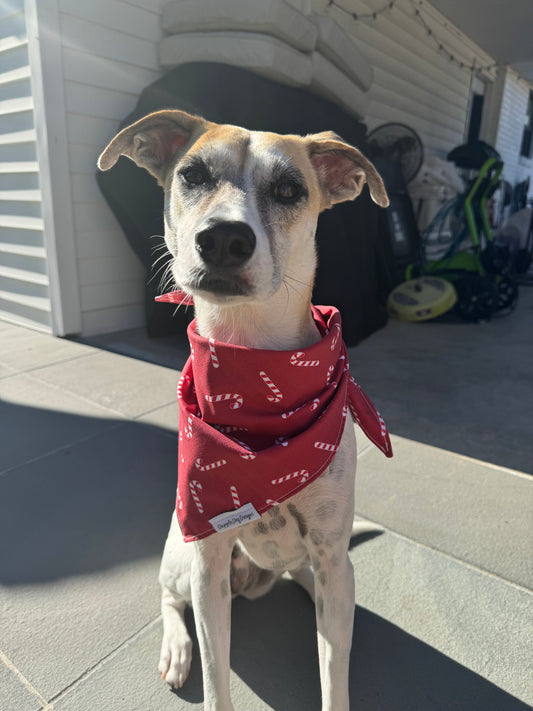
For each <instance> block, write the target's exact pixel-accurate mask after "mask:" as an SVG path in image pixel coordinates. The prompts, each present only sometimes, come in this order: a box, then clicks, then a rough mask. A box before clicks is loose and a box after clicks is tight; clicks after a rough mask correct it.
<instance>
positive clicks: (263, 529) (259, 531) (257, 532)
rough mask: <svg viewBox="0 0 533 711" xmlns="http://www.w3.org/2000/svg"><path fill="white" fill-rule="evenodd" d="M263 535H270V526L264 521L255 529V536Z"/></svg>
mask: <svg viewBox="0 0 533 711" xmlns="http://www.w3.org/2000/svg"><path fill="white" fill-rule="evenodd" d="M262 533H263V534H264V533H268V526H267V525H266V523H265V522H264V521H259V523H258V524H257V526H256V527H255V528H254V535H255V536H259V535H260V534H262Z"/></svg>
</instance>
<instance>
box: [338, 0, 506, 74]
mask: <svg viewBox="0 0 533 711" xmlns="http://www.w3.org/2000/svg"><path fill="white" fill-rule="evenodd" d="M398 1H399V0H390V1H389V2H388V3H387V4H386V5H384V6H383V7H381V8H380V9H379V10H375V11H374V12H367V13H358V12H350V10H347V9H346V8H344V7H342V5H339V4H338V2H337V0H328V7H334V8H336V9H337V10H340V11H341V12H344V13H345V14H346V15H350V17H351V18H352V19H353V20H354V21H355V22H359V21H361V20H373V21H375V20H377V19H378V17H379V16H380V15H382V14H383V13H384V12H389V11H390V10H392V9H393V8H394V6H395V5H396V4H397V2H398ZM409 1H410V3H411V5H412V7H413V11H414V16H415V18H416V20H417V21H418V22H419V23H420V24H421V25H422V26H423V27H424V29H425V30H426V35H427V37H428V39H429V40H430V41H431V42H433V44H434V45H435V47H436V48H437V51H438V52H440V53H441V54H442V55H444V56H445V57H446V58H447V59H448V61H450V62H451V63H452V64H455V65H456V66H458V67H459V68H460V69H463V70H465V71H468V72H487V73H488V72H492V71H494V70H497V68H498V64H497V63H496V62H494V63H492V64H487V65H486V66H481V65H479V64H477V63H476V61H475V60H474V61H473V62H472V64H468V63H465V62H463V61H461V60H459V59H457V57H456V56H455V54H454V53H453V52H451V51H450V50H449V49H448V48H447V47H446V45H445V44H444V43H443V42H442V40H441V39H439V38H438V37H437V36H436V34H435V31H434V30H433V29H432V28H431V27H430V26H429V25H428V23H427V22H426V20H425V18H424V16H423V14H422V12H421V10H420V8H421V7H423V3H422V0H419V7H417V6H416V4H415V0H409Z"/></svg>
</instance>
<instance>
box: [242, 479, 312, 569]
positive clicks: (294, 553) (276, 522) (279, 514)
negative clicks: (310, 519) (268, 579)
mask: <svg viewBox="0 0 533 711" xmlns="http://www.w3.org/2000/svg"><path fill="white" fill-rule="evenodd" d="M311 486H312V485H311ZM295 498H296V499H297V498H298V497H295ZM289 507H290V508H289ZM295 510H296V511H297V509H295V505H294V504H292V506H291V504H280V505H279V506H274V507H273V508H272V509H269V510H268V511H267V513H265V514H264V515H263V516H262V517H261V519H260V520H259V521H254V522H253V523H250V524H248V525H247V526H243V527H242V528H241V530H240V532H239V541H240V542H241V544H242V546H243V547H244V548H245V550H246V552H247V553H248V555H249V556H250V557H251V558H252V560H253V561H254V562H255V563H256V564H257V565H258V566H259V567H261V568H265V569H267V570H288V569H293V568H299V567H300V566H302V565H304V564H305V563H306V562H307V549H306V547H305V545H304V542H303V538H302V536H301V533H300V531H299V529H298V523H297V520H296V518H295V517H294V515H293V514H294V512H295ZM291 511H292V512H293V513H292V514H291Z"/></svg>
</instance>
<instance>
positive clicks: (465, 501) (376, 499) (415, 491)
mask: <svg viewBox="0 0 533 711" xmlns="http://www.w3.org/2000/svg"><path fill="white" fill-rule="evenodd" d="M392 444H393V449H394V457H393V458H392V459H391V460H389V461H386V460H385V459H384V458H383V455H381V453H380V452H378V451H377V450H376V449H375V447H373V448H371V449H368V450H367V451H366V452H365V453H364V455H363V456H362V458H361V462H360V464H359V467H358V473H357V477H356V497H355V501H356V510H357V512H358V513H359V514H361V515H362V516H364V517H368V518H369V519H371V520H372V521H376V522H378V523H380V524H382V525H384V526H385V527H387V528H390V529H392V530H393V531H397V532H398V533H401V534H403V535H405V536H407V537H409V538H412V539H413V540H416V541H419V542H420V543H424V544H425V545H428V546H431V547H432V548H436V549H438V550H440V551H443V552H445V553H447V554H449V555H452V556H455V557H456V558H458V559H459V560H464V561H466V562H468V563H470V564H472V565H475V566H477V567H479V568H482V569H484V570H488V571H490V572H492V573H494V574H495V575H499V576H501V577H502V578H505V579H507V580H510V581H512V582H515V583H518V584H520V585H523V586H525V587H529V588H533V569H532V566H531V542H532V541H533V517H532V515H531V512H532V511H533V482H532V481H531V477H530V476H528V475H525V474H518V473H513V472H512V471H510V470H506V469H502V468H499V467H496V466H491V465H487V464H485V463H484V462H478V461H474V460H472V459H468V458H465V457H462V456H459V455H456V454H454V453H452V452H446V451H444V450H442V449H437V448H436V447H430V446H427V445H423V444H420V443H419V442H412V441H410V440H407V439H404V438H401V437H394V436H393V437H392Z"/></svg>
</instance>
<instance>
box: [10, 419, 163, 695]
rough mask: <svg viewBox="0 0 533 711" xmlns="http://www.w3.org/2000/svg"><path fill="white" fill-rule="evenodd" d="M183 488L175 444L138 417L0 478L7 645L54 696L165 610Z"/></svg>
mask: <svg viewBox="0 0 533 711" xmlns="http://www.w3.org/2000/svg"><path fill="white" fill-rule="evenodd" d="M175 489H176V445H175V442H173V441H172V439H171V438H170V437H168V436H166V435H164V434H162V433H160V432H158V431H157V430H156V429H155V428H153V427H150V426H147V425H142V424H138V423H126V424H124V425H123V426H121V427H118V428H116V429H115V430H113V431H107V432H103V433H101V434H100V435H98V436H95V437H93V438H92V439H91V440H87V441H84V442H82V443H80V444H77V445H75V446H73V447H72V448H70V449H69V450H61V451H60V452H56V453H54V454H51V455H49V456H48V457H42V458H40V459H39V460H36V461H33V462H31V463H30V464H27V465H25V466H22V467H19V468H17V469H14V470H12V471H11V472H9V473H8V474H7V475H5V476H3V477H1V478H0V541H2V543H3V544H4V545H3V546H2V548H1V550H0V585H1V593H0V609H2V618H3V619H2V623H1V627H2V648H3V651H4V652H5V654H6V655H7V656H8V658H9V659H11V661H12V662H13V664H15V665H16V667H17V668H18V669H20V671H21V672H22V673H23V674H24V676H25V677H26V678H27V679H28V680H29V681H30V682H31V683H32V684H33V685H34V686H35V687H36V688H38V689H39V690H40V692H41V693H42V694H43V695H44V696H45V697H46V698H48V699H49V698H51V697H53V696H54V695H55V694H57V693H59V692H60V691H61V690H63V689H64V688H65V687H67V686H68V685H70V684H71V683H73V682H74V681H75V680H76V679H77V678H78V677H80V676H81V675H83V674H84V673H85V672H86V671H87V670H88V669H90V668H91V667H93V666H94V665H95V664H97V663H98V662H99V660H100V659H101V658H102V657H105V656H107V655H108V654H110V653H111V652H112V651H113V650H114V649H116V648H117V647H118V646H120V645H121V644H122V643H123V642H124V640H126V639H128V638H129V637H130V636H131V635H133V634H135V633H136V632H137V631H138V630H139V629H141V628H142V627H143V626H144V625H145V624H147V623H148V622H150V621H151V620H153V619H154V618H155V617H156V616H157V615H158V614H159V590H158V583H157V573H158V567H159V560H160V556H161V552H162V549H163V544H164V541H165V538H166V533H167V530H168V525H169V522H170V515H171V511H172V509H173V501H174V497H175ZM6 543H7V545H6Z"/></svg>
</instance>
